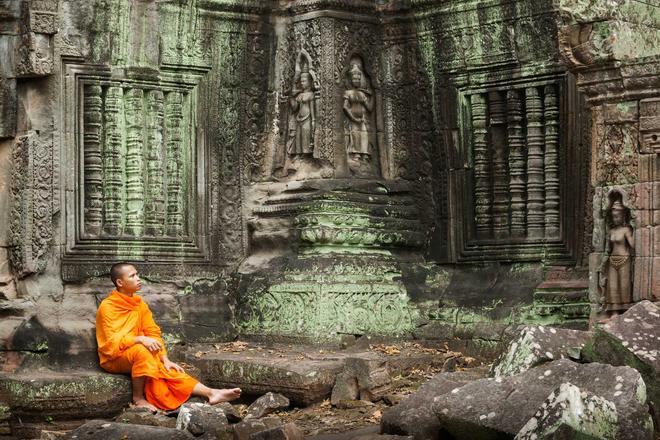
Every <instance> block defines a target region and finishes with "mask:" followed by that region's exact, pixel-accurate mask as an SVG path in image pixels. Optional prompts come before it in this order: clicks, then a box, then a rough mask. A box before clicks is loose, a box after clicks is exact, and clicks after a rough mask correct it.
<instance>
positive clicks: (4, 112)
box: [0, 58, 18, 139]
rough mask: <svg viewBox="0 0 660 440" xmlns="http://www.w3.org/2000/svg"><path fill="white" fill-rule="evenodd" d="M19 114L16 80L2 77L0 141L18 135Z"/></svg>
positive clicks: (0, 78) (0, 81) (0, 80)
mask: <svg viewBox="0 0 660 440" xmlns="http://www.w3.org/2000/svg"><path fill="white" fill-rule="evenodd" d="M3 59H4V58H3ZM2 64H5V62H4V61H3V63H2ZM17 114H18V108H17V97H16V80H15V79H14V78H2V77H0V139H3V138H12V137H14V136H15V135H16V116H17Z"/></svg>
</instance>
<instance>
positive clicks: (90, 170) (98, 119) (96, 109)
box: [83, 84, 103, 235]
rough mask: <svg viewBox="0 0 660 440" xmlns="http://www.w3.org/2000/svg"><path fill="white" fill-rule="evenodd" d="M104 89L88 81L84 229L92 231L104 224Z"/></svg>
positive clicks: (92, 233) (86, 90)
mask: <svg viewBox="0 0 660 440" xmlns="http://www.w3.org/2000/svg"><path fill="white" fill-rule="evenodd" d="M102 91H103V90H102V88H101V86H100V85H99V84H88V85H85V88H84V107H83V108H84V110H83V130H84V133H83V152H84V170H83V176H84V182H85V189H84V194H85V211H84V227H85V231H84V233H85V234H89V235H99V234H100V233H101V227H102V224H103V156H102V153H103V152H102V150H101V148H102V147H101V136H102V134H101V133H102V127H103V124H102V123H103V113H102V112H101V109H102V108H103V98H102V97H101V93H102Z"/></svg>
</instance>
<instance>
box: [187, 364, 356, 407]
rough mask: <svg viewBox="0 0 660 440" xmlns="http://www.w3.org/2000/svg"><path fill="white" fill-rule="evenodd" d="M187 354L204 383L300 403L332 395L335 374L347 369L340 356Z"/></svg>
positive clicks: (245, 393) (307, 403)
mask: <svg viewBox="0 0 660 440" xmlns="http://www.w3.org/2000/svg"><path fill="white" fill-rule="evenodd" d="M185 356H186V359H185V360H186V362H187V363H189V364H192V365H195V366H196V367H198V368H199V369H200V370H201V371H202V372H203V382H204V383H205V384H207V385H209V386H213V387H217V388H233V387H239V388H241V390H242V391H243V394H244V395H260V394H264V393H267V392H277V393H280V394H283V395H284V396H286V397H287V398H288V399H289V400H290V401H291V402H293V403H295V404H298V405H309V404H310V403H313V402H317V401H319V400H323V399H324V398H326V397H327V396H329V395H330V393H331V391H332V386H333V385H334V382H335V376H336V375H337V374H338V373H339V372H340V371H341V370H342V368H343V362H342V361H341V360H339V359H331V360H328V361H321V360H314V359H304V360H301V359H299V358H295V357H289V356H285V357H281V358H280V357H274V356H270V357H268V358H265V357H263V358H259V357H255V358H249V357H247V358H246V356H244V355H242V354H241V353H231V352H219V353H207V354H200V355H199V356H195V353H194V352H192V353H186V355H185Z"/></svg>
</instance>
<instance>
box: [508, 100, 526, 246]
mask: <svg viewBox="0 0 660 440" xmlns="http://www.w3.org/2000/svg"><path fill="white" fill-rule="evenodd" d="M522 120H523V117H522V103H521V102H520V93H519V92H518V91H517V90H509V91H508V92H507V138H508V142H509V167H510V168H509V194H510V196H511V235H512V236H513V237H524V236H525V218H526V209H525V152H524V148H525V137H524V135H523V126H522Z"/></svg>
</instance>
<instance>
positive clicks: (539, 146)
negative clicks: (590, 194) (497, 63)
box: [463, 81, 579, 258]
mask: <svg viewBox="0 0 660 440" xmlns="http://www.w3.org/2000/svg"><path fill="white" fill-rule="evenodd" d="M562 90H565V87H564V86H563V85H562V82H558V81H557V82H552V83H548V84H542V85H529V86H525V85H522V86H518V87H515V88H509V89H508V90H506V91H505V90H491V91H488V92H485V93H476V94H471V95H469V97H468V98H469V106H470V119H471V127H472V132H471V157H472V163H473V171H472V176H471V179H472V182H473V183H472V196H471V197H470V202H469V203H471V204H472V208H471V210H472V211H473V212H474V216H473V217H472V219H471V222H472V225H473V226H472V229H471V230H469V231H468V240H467V243H468V244H467V246H466V247H464V251H463V255H464V257H465V256H467V255H469V252H470V251H469V248H470V247H471V246H476V247H483V246H485V247H489V246H491V243H492V246H495V243H496V242H495V241H494V240H497V243H500V245H501V244H503V243H507V242H508V245H509V246H512V249H514V248H515V247H516V246H523V247H525V251H524V252H521V253H519V254H518V257H523V258H530V257H532V255H534V254H536V255H537V257H536V258H538V257H539V256H541V255H543V252H546V251H547V245H548V244H549V243H555V245H553V246H557V250H555V251H553V253H555V252H556V253H557V255H561V253H564V254H565V255H567V254H566V252H569V251H568V248H567V247H566V245H565V244H563V243H566V240H567V238H566V236H567V235H570V234H572V233H576V232H575V231H573V232H568V230H567V229H566V228H567V224H566V223H565V222H566V219H567V218H569V217H567V216H566V214H565V213H562V206H564V205H563V202H562V193H563V192H564V191H566V189H563V188H562V184H561V182H562V180H561V176H562V173H565V174H564V175H565V176H569V175H574V174H575V173H574V171H571V170H573V169H574V168H576V167H579V163H561V162H560V158H562V157H564V158H566V154H565V153H563V152H562V151H563V149H566V148H568V147H567V146H566V142H567V141H566V139H565V138H561V137H560V132H559V125H560V123H561V121H562V120H563V119H562V114H564V116H563V117H566V116H565V115H566V113H561V112H564V111H565V110H561V108H560V101H561V95H560V93H561V91H562ZM565 105H574V104H565ZM560 111H561V112H560ZM564 160H567V159H564ZM566 180H568V177H565V178H564V185H566V183H565V182H566ZM561 231H564V233H563V234H561ZM532 243H536V245H535V246H536V247H534V246H530V245H531V244H532ZM544 244H545V245H544ZM464 246H465V245H464ZM543 249H546V251H544V250H543ZM561 249H564V250H561ZM505 255H506V257H505V258H514V256H513V255H511V254H508V252H502V253H500V257H499V258H502V257H504V256H505ZM496 258H497V257H496Z"/></svg>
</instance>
